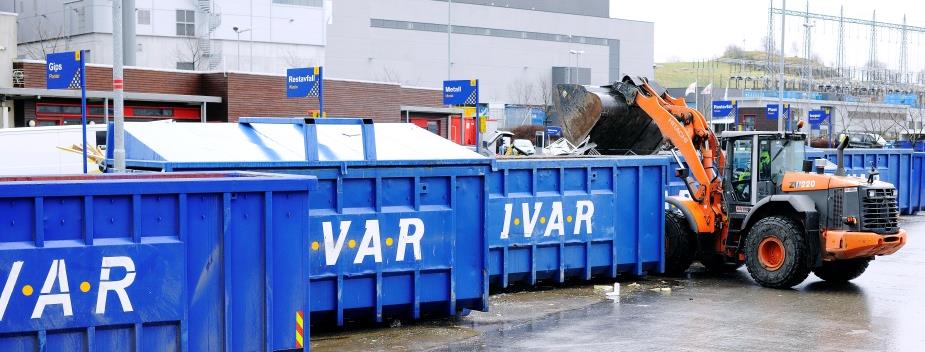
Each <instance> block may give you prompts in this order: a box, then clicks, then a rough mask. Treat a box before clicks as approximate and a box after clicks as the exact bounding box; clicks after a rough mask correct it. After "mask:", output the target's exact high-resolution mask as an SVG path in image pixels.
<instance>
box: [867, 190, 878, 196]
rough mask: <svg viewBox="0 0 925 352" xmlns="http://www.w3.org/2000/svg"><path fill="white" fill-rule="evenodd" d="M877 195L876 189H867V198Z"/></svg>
mask: <svg viewBox="0 0 925 352" xmlns="http://www.w3.org/2000/svg"><path fill="white" fill-rule="evenodd" d="M876 196H877V191H876V190H873V189H869V190H867V198H873V197H876Z"/></svg>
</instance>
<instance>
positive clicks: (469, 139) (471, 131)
mask: <svg viewBox="0 0 925 352" xmlns="http://www.w3.org/2000/svg"><path fill="white" fill-rule="evenodd" d="M465 121H466V123H465V126H466V130H465V133H464V136H466V138H465V140H464V142H465V143H463V144H464V145H475V131H476V130H475V119H466V120H465Z"/></svg>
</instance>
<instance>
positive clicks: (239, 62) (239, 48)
mask: <svg viewBox="0 0 925 352" xmlns="http://www.w3.org/2000/svg"><path fill="white" fill-rule="evenodd" d="M231 30H233V31H234V33H235V34H236V35H237V39H235V45H236V46H237V51H238V54H237V56H238V59H237V61H238V71H241V33H245V32H250V30H251V29H250V28H243V29H242V28H238V27H237V26H235V27H232V28H231ZM252 45H253V44H252ZM253 60H254V58H253V57H252V58H251V61H253Z"/></svg>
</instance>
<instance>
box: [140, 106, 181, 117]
mask: <svg viewBox="0 0 925 352" xmlns="http://www.w3.org/2000/svg"><path fill="white" fill-rule="evenodd" d="M133 112H134V113H135V116H157V117H171V116H173V109H163V108H134V109H133Z"/></svg>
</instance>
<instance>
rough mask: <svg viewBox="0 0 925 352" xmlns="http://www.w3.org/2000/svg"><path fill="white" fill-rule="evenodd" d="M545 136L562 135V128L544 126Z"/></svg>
mask: <svg viewBox="0 0 925 352" xmlns="http://www.w3.org/2000/svg"><path fill="white" fill-rule="evenodd" d="M546 135H547V136H550V137H558V136H561V135H562V127H559V126H546Z"/></svg>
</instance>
